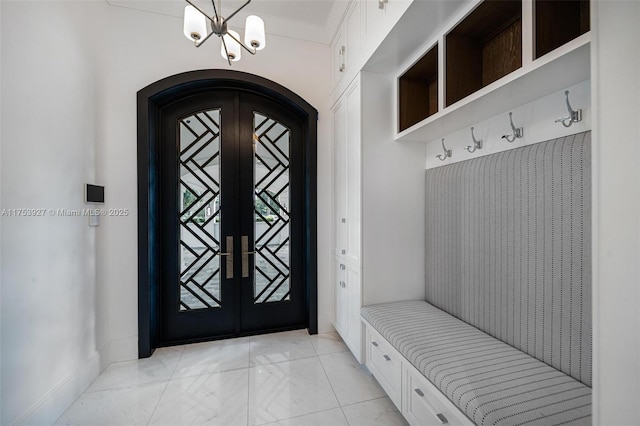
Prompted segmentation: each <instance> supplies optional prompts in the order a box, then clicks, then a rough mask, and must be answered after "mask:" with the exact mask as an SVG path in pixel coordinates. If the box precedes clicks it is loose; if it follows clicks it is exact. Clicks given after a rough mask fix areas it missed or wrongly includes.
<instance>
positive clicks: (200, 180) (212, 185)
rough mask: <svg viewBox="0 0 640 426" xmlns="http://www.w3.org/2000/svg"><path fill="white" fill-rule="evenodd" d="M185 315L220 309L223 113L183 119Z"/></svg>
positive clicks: (182, 276) (182, 278)
mask: <svg viewBox="0 0 640 426" xmlns="http://www.w3.org/2000/svg"><path fill="white" fill-rule="evenodd" d="M178 124H179V132H180V147H179V153H180V155H179V172H180V200H179V201H178V205H179V206H180V214H179V217H178V222H179V223H178V226H179V229H180V299H179V300H180V306H179V310H180V311H189V310H195V309H208V308H219V307H220V306H221V303H222V302H221V293H220V218H221V211H220V110H219V109H215V110H209V111H202V112H199V113H196V114H193V115H191V116H189V117H186V118H183V119H180V120H179V122H178Z"/></svg>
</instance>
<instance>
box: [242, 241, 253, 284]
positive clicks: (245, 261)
mask: <svg viewBox="0 0 640 426" xmlns="http://www.w3.org/2000/svg"><path fill="white" fill-rule="evenodd" d="M240 245H241V246H242V247H241V248H242V278H247V277H248V276H249V255H250V254H256V252H255V251H249V236H248V235H243V236H242V237H241V238H240Z"/></svg>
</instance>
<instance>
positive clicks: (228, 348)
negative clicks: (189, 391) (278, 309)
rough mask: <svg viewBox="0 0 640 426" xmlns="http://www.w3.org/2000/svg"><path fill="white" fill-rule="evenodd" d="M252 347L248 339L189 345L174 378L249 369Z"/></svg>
mask: <svg viewBox="0 0 640 426" xmlns="http://www.w3.org/2000/svg"><path fill="white" fill-rule="evenodd" d="M250 345H251V339H250V338H248V337H241V338H237V339H229V340H217V341H215V342H205V343H195V344H191V345H187V346H185V349H184V352H183V353H182V357H181V358H180V362H178V365H177V367H176V369H175V372H174V373H173V378H177V377H187V376H196V375H198V374H208V373H217V372H221V371H228V370H235V369H238V368H247V367H249V347H250Z"/></svg>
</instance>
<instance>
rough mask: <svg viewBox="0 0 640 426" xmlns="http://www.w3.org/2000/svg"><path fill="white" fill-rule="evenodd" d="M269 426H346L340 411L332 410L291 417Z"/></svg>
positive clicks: (345, 420) (337, 409)
mask: <svg viewBox="0 0 640 426" xmlns="http://www.w3.org/2000/svg"><path fill="white" fill-rule="evenodd" d="M268 425H269V426H348V423H347V419H345V417H344V414H342V410H341V409H339V408H334V409H332V410H326V411H320V412H318V413H313V414H307V415H306V416H299V417H293V418H290V419H286V420H280V421H279V422H275V423H268Z"/></svg>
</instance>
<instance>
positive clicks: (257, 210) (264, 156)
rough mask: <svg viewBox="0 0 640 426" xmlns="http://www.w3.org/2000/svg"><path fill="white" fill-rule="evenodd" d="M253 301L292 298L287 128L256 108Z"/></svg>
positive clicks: (254, 125)
mask: <svg viewBox="0 0 640 426" xmlns="http://www.w3.org/2000/svg"><path fill="white" fill-rule="evenodd" d="M253 128H254V131H253V133H254V168H255V169H254V189H255V192H254V230H255V234H254V235H255V268H254V274H253V276H254V293H253V298H254V303H267V302H280V301H288V300H290V294H289V293H290V282H289V275H290V271H289V265H290V259H289V245H290V241H289V213H290V211H289V208H290V201H289V142H290V133H291V132H290V131H289V129H288V128H286V127H285V126H283V125H282V124H280V123H278V122H277V121H275V120H273V119H272V118H269V117H267V116H266V115H264V114H262V113H259V112H254V114H253Z"/></svg>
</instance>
